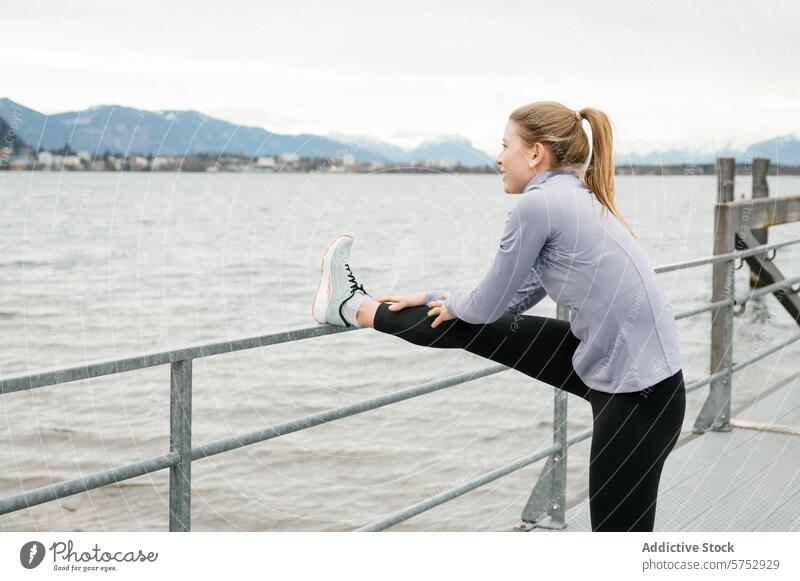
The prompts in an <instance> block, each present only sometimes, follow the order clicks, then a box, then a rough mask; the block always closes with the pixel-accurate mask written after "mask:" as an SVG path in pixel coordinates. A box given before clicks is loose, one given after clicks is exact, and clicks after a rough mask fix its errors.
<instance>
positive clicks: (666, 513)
mask: <svg viewBox="0 0 800 581" xmlns="http://www.w3.org/2000/svg"><path fill="white" fill-rule="evenodd" d="M730 423H731V430H730V431H729V432H714V431H709V432H706V433H705V434H703V435H696V434H689V435H688V436H684V437H682V439H681V440H680V441H679V442H678V444H677V445H676V447H675V449H674V450H673V451H672V453H671V454H670V455H669V456H668V457H667V461H666V462H665V464H664V472H663V473H662V476H661V484H660V486H659V495H658V506H657V509H656V522H655V527H654V530H655V531H784V532H785V531H799V530H800V494H798V492H797V489H798V485H800V469H798V467H799V466H800V373H797V374H795V375H792V376H790V377H789V378H787V379H784V380H783V381H781V382H779V383H777V384H775V385H773V386H772V387H770V388H769V389H767V390H765V391H764V392H763V394H762V395H761V397H760V398H759V399H758V400H757V401H755V402H754V403H752V405H745V406H742V408H741V409H738V410H734V411H733V413H732V416H731V422H730ZM550 520H551V519H550V518H549V517H548V518H546V519H544V520H543V521H542V522H541V523H537V524H541V526H535V527H534V528H533V529H531V532H569V531H572V532H575V531H591V530H592V528H591V521H590V518H589V501H588V496H586V497H585V498H584V499H583V500H581V501H580V502H579V503H577V504H576V505H575V506H572V507H570V506H568V507H567V515H566V525H567V526H566V527H565V528H548V521H550Z"/></svg>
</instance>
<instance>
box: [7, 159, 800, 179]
mask: <svg viewBox="0 0 800 581" xmlns="http://www.w3.org/2000/svg"><path fill="white" fill-rule="evenodd" d="M183 161H184V163H179V162H178V163H175V164H172V163H161V164H159V165H157V167H153V166H152V165H151V163H147V164H146V165H145V164H144V163H139V164H136V163H127V160H125V161H123V162H121V163H118V164H111V163H106V162H103V163H102V164H97V165H95V164H93V165H92V166H70V165H65V164H63V163H62V164H61V165H60V166H56V167H53V165H48V166H37V164H36V163H35V162H28V163H25V164H19V163H17V164H14V162H12V163H11V164H8V163H5V164H4V163H2V160H0V171H8V172H37V173H39V172H41V173H60V172H74V173H94V172H108V173H112V172H131V173H177V172H181V173H182V172H186V173H209V174H213V173H252V174H267V175H268V174H287V173H288V174H311V175H321V174H354V173H396V174H427V175H430V174H478V175H480V174H487V175H488V174H497V173H498V171H497V170H496V169H495V168H494V167H492V166H481V167H466V166H455V167H437V166H436V165H432V164H426V165H396V166H393V165H383V166H381V167H374V166H372V165H364V166H335V165H334V166H331V165H330V164H328V165H325V164H324V163H319V164H316V163H309V164H303V165H295V164H286V165H284V166H280V167H271V168H264V167H259V166H257V165H256V164H254V163H251V164H247V165H244V164H210V165H206V164H199V163H196V162H190V163H185V162H186V159H184V160H183ZM751 173H752V165H749V164H737V165H736V175H750V174H751ZM614 174H615V175H623V176H624V175H638V176H645V175H656V176H657V175H661V176H675V175H684V176H691V175H715V164H698V165H685V164H678V165H666V164H665V165H618V166H616V167H615V171H614ZM768 175H770V176H775V175H800V165H778V166H776V165H770V167H769V172H768Z"/></svg>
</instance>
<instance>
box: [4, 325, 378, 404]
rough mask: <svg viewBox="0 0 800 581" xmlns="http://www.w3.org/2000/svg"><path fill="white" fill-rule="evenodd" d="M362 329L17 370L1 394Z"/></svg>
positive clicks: (296, 332) (323, 328) (325, 329)
mask: <svg viewBox="0 0 800 581" xmlns="http://www.w3.org/2000/svg"><path fill="white" fill-rule="evenodd" d="M363 328H365V327H340V326H338V325H315V326H312V327H303V328H301V329H292V330H289V331H281V332H279V333H271V334H269V335H256V336H245V337H240V338H238V339H216V340H214V341H210V342H208V343H192V344H189V345H185V346H180V347H176V348H174V349H167V350H162V351H150V352H147V353H141V354H135V355H128V356H123V357H112V358H107V359H95V360H93V361H88V362H86V363H80V364H74V365H70V366H68V367H54V368H50V369H44V370H41V371H35V372H22V373H15V374H11V375H6V376H0V395H2V394H6V393H13V392H15V391H23V390H26V389H32V388H34V387H45V386H48V385H57V384H60V383H67V382H69V381H79V380H81V379H91V378H93V377H101V376H103V375H114V374H117V373H123V372H126V371H135V370H137V369H145V368H147V367H156V366H158V365H166V364H168V363H174V362H176V361H184V360H186V359H200V358H202V357H210V356H212V355H221V354H223V353H233V352H234V351H242V350H245V349H255V348H257V347H267V346H269V345H278V344H280V343H290V342H292V341H299V340H301V339H311V338H313V337H321V336H323V335H333V334H336V333H349V332H351V331H358V330H360V329H363Z"/></svg>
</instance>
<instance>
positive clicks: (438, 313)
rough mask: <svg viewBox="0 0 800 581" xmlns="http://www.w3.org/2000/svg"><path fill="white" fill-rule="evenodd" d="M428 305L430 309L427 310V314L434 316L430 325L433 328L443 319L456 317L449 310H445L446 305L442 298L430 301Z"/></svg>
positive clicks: (442, 321)
mask: <svg viewBox="0 0 800 581" xmlns="http://www.w3.org/2000/svg"><path fill="white" fill-rule="evenodd" d="M428 306H429V307H432V308H431V310H430V311H428V316H429V317H436V319H434V321H433V323H431V327H432V328H433V329H435V328H436V327H438V326H439V325H440V324H441V323H444V322H445V321H450V320H452V319H455V318H456V316H455V315H452V314H451V313H450V311H448V310H447V307H445V306H444V301H442V300H436V301H431V302H429V303H428Z"/></svg>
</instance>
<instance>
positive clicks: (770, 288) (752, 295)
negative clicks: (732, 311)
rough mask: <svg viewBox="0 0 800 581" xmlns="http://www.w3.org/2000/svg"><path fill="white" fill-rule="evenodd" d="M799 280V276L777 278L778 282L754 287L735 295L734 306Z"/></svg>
mask: <svg viewBox="0 0 800 581" xmlns="http://www.w3.org/2000/svg"><path fill="white" fill-rule="evenodd" d="M798 282H800V276H795V277H792V278H786V279H783V280H779V281H778V282H773V283H772V284H768V285H766V286H762V287H761V288H758V289H755V290H753V291H751V292H749V293H747V294H746V295H743V296H741V297H737V299H736V306H740V305H743V304H745V303H746V302H747V301H749V300H751V299H754V298H756V297H760V296H762V295H766V294H769V293H774V292H775V291H777V290H781V289H783V288H786V287H790V286H792V285H793V284H795V283H798Z"/></svg>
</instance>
